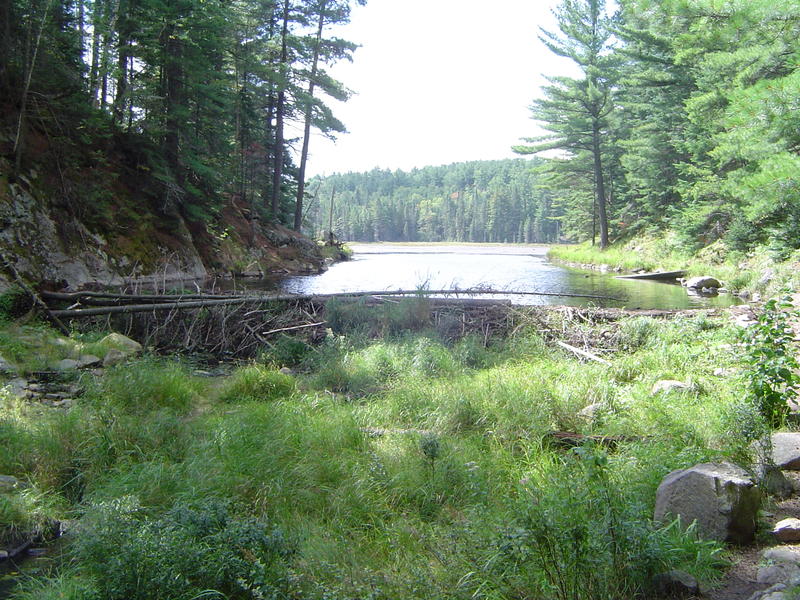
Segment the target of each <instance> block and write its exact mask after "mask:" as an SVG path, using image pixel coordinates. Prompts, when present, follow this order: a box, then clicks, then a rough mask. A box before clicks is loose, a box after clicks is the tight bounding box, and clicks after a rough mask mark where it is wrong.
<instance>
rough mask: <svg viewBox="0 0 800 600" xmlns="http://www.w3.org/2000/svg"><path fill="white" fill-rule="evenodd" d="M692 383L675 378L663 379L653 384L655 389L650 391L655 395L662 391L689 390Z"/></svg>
mask: <svg viewBox="0 0 800 600" xmlns="http://www.w3.org/2000/svg"><path fill="white" fill-rule="evenodd" d="M691 387H692V386H691V384H689V383H685V382H683V381H676V380H674V379H662V380H661V381H656V382H655V384H654V385H653V389H652V390H650V393H651V394H652V395H653V396H655V395H656V394H660V393H662V392H673V391H675V390H688V389H691Z"/></svg>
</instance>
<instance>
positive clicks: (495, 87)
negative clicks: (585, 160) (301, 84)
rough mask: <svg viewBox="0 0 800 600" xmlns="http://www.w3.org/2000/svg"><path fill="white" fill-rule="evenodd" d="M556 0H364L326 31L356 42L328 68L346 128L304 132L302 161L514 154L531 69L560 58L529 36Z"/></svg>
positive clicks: (329, 169)
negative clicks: (345, 58) (339, 85)
mask: <svg viewBox="0 0 800 600" xmlns="http://www.w3.org/2000/svg"><path fill="white" fill-rule="evenodd" d="M557 4H558V0H492V1H491V2H489V1H487V0H480V1H479V0H369V1H368V3H367V5H366V6H364V7H356V8H355V9H354V10H353V14H352V19H351V22H350V24H348V25H346V26H343V27H340V28H337V29H336V30H335V33H336V35H339V36H340V37H343V38H345V39H348V40H350V41H353V42H356V43H358V44H360V45H361V47H360V48H359V49H358V50H357V51H356V53H355V55H354V61H353V62H352V63H341V64H338V65H336V66H335V67H334V68H333V70H332V73H333V75H334V76H335V77H336V78H337V79H339V80H340V81H342V82H344V84H345V85H346V86H347V87H348V88H350V89H352V90H353V91H354V92H355V94H354V96H353V97H352V98H351V99H350V100H349V101H348V102H346V103H343V104H339V103H337V102H335V101H330V103H331V104H332V105H333V107H334V109H335V113H336V115H337V116H338V117H339V118H340V119H341V120H342V121H343V122H344V123H345V125H346V126H347V128H348V131H349V133H346V134H341V135H339V137H338V140H337V141H336V142H335V144H334V143H333V142H330V141H328V140H326V139H324V138H323V137H321V136H319V135H317V136H316V137H314V139H313V140H312V142H311V157H310V160H309V171H310V173H311V174H331V173H334V172H346V171H367V170H370V169H372V168H373V167H381V168H389V169H405V170H407V169H411V168H413V167H422V166H426V165H441V164H448V163H452V162H460V161H465V160H482V159H498V158H508V157H512V156H515V155H514V154H513V153H512V152H511V146H512V145H513V144H516V143H518V142H519V138H521V137H526V136H531V135H535V134H536V133H537V129H536V126H535V123H534V122H533V121H532V120H531V119H530V111H529V109H528V107H529V106H530V103H531V100H532V99H533V98H534V96H535V95H537V94H538V93H539V87H540V86H541V85H542V84H543V83H544V80H542V78H541V76H540V74H541V73H546V74H550V75H553V74H561V73H564V70H565V69H569V66H568V65H565V62H564V60H563V59H559V58H557V57H555V56H553V55H552V54H551V53H550V51H549V50H547V48H545V47H544V46H543V45H542V44H541V42H539V40H538V38H537V34H538V32H539V29H538V27H539V26H540V25H542V26H544V27H545V28H547V29H550V30H553V29H555V25H554V23H555V21H554V19H553V17H552V14H551V9H552V8H553V7H554V6H556V5H557Z"/></svg>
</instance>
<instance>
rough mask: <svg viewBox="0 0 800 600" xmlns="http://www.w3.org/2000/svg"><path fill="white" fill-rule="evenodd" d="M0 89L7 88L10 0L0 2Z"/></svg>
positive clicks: (9, 51)
mask: <svg viewBox="0 0 800 600" xmlns="http://www.w3.org/2000/svg"><path fill="white" fill-rule="evenodd" d="M0 22H2V23H3V25H2V30H1V31H0V36H2V37H0V87H2V88H3V89H7V88H8V61H9V59H10V58H11V0H0Z"/></svg>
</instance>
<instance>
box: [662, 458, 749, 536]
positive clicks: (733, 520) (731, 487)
mask: <svg viewBox="0 0 800 600" xmlns="http://www.w3.org/2000/svg"><path fill="white" fill-rule="evenodd" d="M760 503H761V493H760V491H759V489H758V487H757V486H756V485H755V484H754V483H753V480H752V479H751V478H750V476H749V475H748V474H747V471H745V470H744V469H742V468H740V467H737V466H736V465H732V464H730V463H704V464H700V465H695V466H694V467H691V468H689V469H681V470H678V471H673V472H672V473H670V474H669V475H667V476H666V477H665V478H664V480H663V481H662V482H661V485H659V486H658V491H657V492H656V509H655V514H654V519H655V521H656V522H659V523H666V522H669V521H670V520H672V519H674V518H675V517H680V519H681V523H682V524H683V526H688V525H690V524H691V523H693V522H696V523H697V533H698V535H700V537H702V538H705V539H712V540H718V541H721V542H733V543H736V544H746V543H748V542H751V541H752V540H753V536H754V535H755V531H756V516H757V513H758V508H759V505H760Z"/></svg>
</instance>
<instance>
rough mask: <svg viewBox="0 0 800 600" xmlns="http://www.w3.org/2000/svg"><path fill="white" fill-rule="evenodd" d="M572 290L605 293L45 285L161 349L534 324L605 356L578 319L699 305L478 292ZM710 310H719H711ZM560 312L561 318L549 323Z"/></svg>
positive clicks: (589, 353)
mask: <svg viewBox="0 0 800 600" xmlns="http://www.w3.org/2000/svg"><path fill="white" fill-rule="evenodd" d="M497 294H503V295H506V296H515V295H516V296H554V297H555V296H560V297H564V296H569V297H580V298H584V299H589V300H603V299H608V298H606V297H604V296H597V295H589V294H582V295H579V294H551V293H547V292H508V291H502V292H498V291H496V290H486V289H484V290H467V291H464V290H455V291H454V290H425V291H424V292H423V291H419V290H413V291H409V290H396V291H373V292H358V293H343V294H318V295H297V294H282V295H281V294H273V295H252V294H250V295H244V294H243V295H235V294H225V295H222V294H182V295H158V294H115V293H111V292H90V291H84V292H71V293H57V292H43V293H42V298H43V299H44V300H45V301H46V302H47V307H48V312H49V317H50V318H51V320H53V321H54V322H56V323H58V324H59V326H60V327H64V325H63V322H71V323H72V325H73V327H77V328H78V329H79V330H86V329H109V330H114V331H119V332H121V333H124V334H125V335H128V336H130V337H133V338H134V339H137V340H140V341H141V342H142V343H143V344H144V345H145V346H149V347H152V348H154V349H157V350H159V351H160V352H176V351H178V352H182V353H201V352H202V353H208V354H213V355H219V356H226V357H235V358H251V357H254V356H256V355H257V354H258V352H259V351H260V350H261V349H263V348H265V347H266V348H269V347H271V346H272V345H273V344H274V342H275V341H276V340H277V339H279V338H280V337H281V336H291V337H293V338H296V339H298V340H299V341H302V342H303V343H307V344H310V345H314V344H317V343H319V342H321V341H322V340H324V339H325V337H326V336H328V335H330V334H332V333H334V332H344V331H353V330H359V331H361V332H363V333H364V334H366V335H367V336H369V337H373V338H375V337H380V336H382V335H385V334H386V333H398V332H401V331H406V330H407V331H424V330H432V331H435V332H436V334H437V336H438V337H440V338H442V339H445V340H458V339H461V338H463V337H464V336H465V335H467V334H474V333H478V334H480V335H482V336H483V339H484V343H488V341H489V340H490V339H491V338H492V337H494V336H500V337H506V336H509V335H512V334H513V333H515V332H516V331H517V330H519V329H520V328H522V327H527V326H531V325H533V326H534V327H535V328H536V329H537V330H538V332H539V333H541V334H543V336H544V337H545V338H552V339H554V340H556V339H557V340H559V341H560V343H561V344H562V345H563V346H564V347H566V348H567V349H568V350H570V351H572V352H575V353H576V354H579V355H582V356H584V357H585V358H591V359H594V360H601V361H602V360H603V359H602V358H600V356H598V354H597V353H596V352H599V353H600V354H602V353H603V352H606V351H612V350H614V348H615V345H616V344H615V342H614V336H613V335H610V334H607V335H605V339H592V340H590V339H589V337H594V338H596V337H597V336H589V337H587V335H586V334H584V333H582V330H581V328H580V327H574V326H572V325H570V324H573V325H574V324H575V323H585V324H589V325H594V324H597V323H602V322H614V321H617V320H618V319H619V318H621V317H623V316H626V315H641V316H655V317H660V316H671V315H675V314H679V313H683V312H688V313H690V314H698V313H700V312H709V311H703V310H691V311H676V310H672V311H669V310H625V309H618V308H591V307H584V308H579V307H572V306H559V305H539V306H533V305H519V304H515V303H513V302H512V301H511V300H508V299H502V300H498V299H496V298H486V297H482V296H489V295H497ZM711 312H713V311H711ZM554 316H558V317H559V318H558V319H555V321H558V322H559V323H561V327H560V330H559V331H555V330H553V322H554V319H553V317H554Z"/></svg>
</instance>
